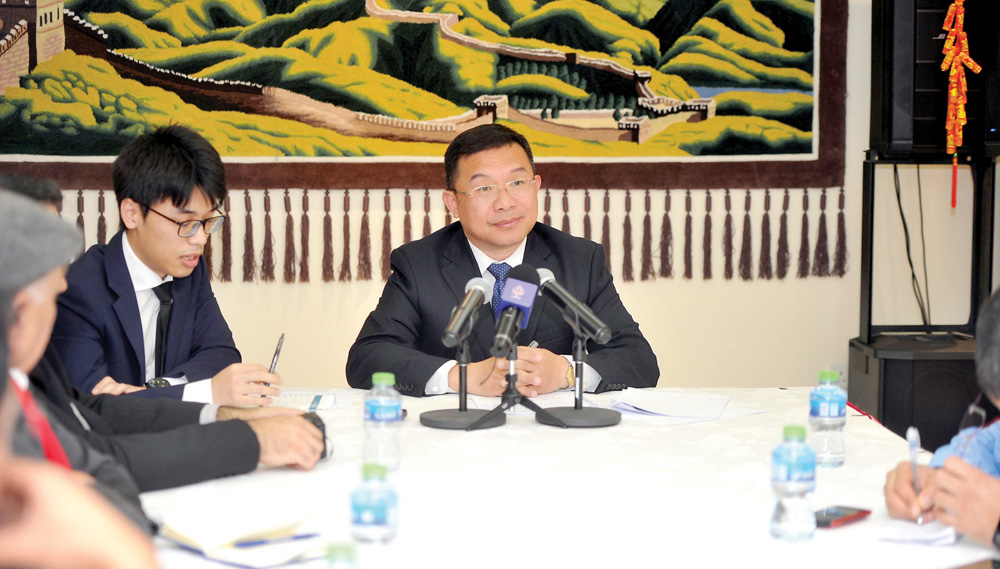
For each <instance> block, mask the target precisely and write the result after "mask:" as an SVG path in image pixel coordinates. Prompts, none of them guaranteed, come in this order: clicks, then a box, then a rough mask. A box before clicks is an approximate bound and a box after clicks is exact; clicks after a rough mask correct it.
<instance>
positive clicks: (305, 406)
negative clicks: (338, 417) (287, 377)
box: [274, 389, 350, 411]
mask: <svg viewBox="0 0 1000 569" xmlns="http://www.w3.org/2000/svg"><path fill="white" fill-rule="evenodd" d="M343 399H344V401H343V402H341V401H339V400H338V397H337V392H336V391H334V390H332V389H294V390H293V389H289V390H282V391H281V395H279V396H277V397H275V398H274V406H276V407H288V408H291V409H301V410H303V411H329V410H330V409H334V408H336V409H344V408H347V407H349V406H350V402H349V401H348V400H347V399H348V398H347V397H343Z"/></svg>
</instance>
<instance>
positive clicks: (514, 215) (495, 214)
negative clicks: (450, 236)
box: [442, 144, 542, 260]
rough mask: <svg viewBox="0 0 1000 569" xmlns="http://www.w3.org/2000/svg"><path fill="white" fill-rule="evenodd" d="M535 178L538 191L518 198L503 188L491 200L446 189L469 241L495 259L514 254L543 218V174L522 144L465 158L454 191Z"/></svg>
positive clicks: (449, 205) (460, 162)
mask: <svg viewBox="0 0 1000 569" xmlns="http://www.w3.org/2000/svg"><path fill="white" fill-rule="evenodd" d="M532 177H533V178H534V180H535V187H534V190H533V191H529V192H525V193H523V194H521V193H520V192H519V195H518V196H515V195H512V194H511V193H510V192H509V191H507V189H505V188H501V189H500V191H499V192H498V193H497V194H496V195H495V196H489V197H487V198H482V197H478V198H477V197H474V196H469V195H466V194H459V193H456V192H454V191H446V192H444V194H443V195H442V197H443V199H444V203H445V206H446V207H447V208H448V211H449V212H451V215H452V216H454V217H457V218H458V219H459V220H461V222H462V229H463V230H464V231H465V235H466V237H468V238H469V242H471V243H472V244H473V245H475V246H476V247H478V248H479V249H481V250H482V251H483V252H484V253H486V254H487V255H489V256H490V257H491V258H493V259H494V260H502V259H506V258H507V257H509V256H510V255H511V254H512V253H513V252H514V251H515V250H517V247H518V245H520V244H521V241H523V240H524V238H525V237H526V236H527V235H528V232H529V231H531V228H532V227H533V226H534V225H535V221H536V220H537V219H538V190H539V189H540V187H541V182H542V179H541V177H540V176H537V175H534V174H532V169H531V161H530V160H529V159H528V155H527V153H525V151H524V149H523V148H521V147H520V146H518V145H517V144H509V145H507V146H501V147H499V148H491V149H489V150H483V151H482V152H477V153H475V154H469V155H466V156H463V157H461V158H459V160H458V167H457V168H456V171H455V178H454V183H453V185H454V190H457V191H458V192H468V191H470V190H471V189H472V188H478V187H481V186H492V185H496V186H504V185H505V184H507V183H508V182H512V181H514V180H520V179H523V178H532Z"/></svg>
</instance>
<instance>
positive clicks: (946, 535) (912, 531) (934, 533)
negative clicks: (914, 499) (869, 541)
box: [880, 520, 958, 545]
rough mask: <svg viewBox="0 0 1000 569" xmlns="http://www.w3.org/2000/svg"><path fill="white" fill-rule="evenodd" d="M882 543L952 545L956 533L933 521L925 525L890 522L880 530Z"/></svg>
mask: <svg viewBox="0 0 1000 569" xmlns="http://www.w3.org/2000/svg"><path fill="white" fill-rule="evenodd" d="M880 539H881V540H882V541H892V542H896V543H916V544H921V545H954V544H955V543H956V542H957V541H958V532H956V531H955V528H953V527H951V526H946V525H944V524H942V523H941V522H939V521H937V520H934V521H933V522H928V523H926V524H918V523H916V522H911V521H908V520H892V521H891V522H890V523H889V525H887V526H886V527H885V528H883V530H882V535H881V536H880Z"/></svg>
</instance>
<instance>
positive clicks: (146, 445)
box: [0, 174, 323, 492]
mask: <svg viewBox="0 0 1000 569" xmlns="http://www.w3.org/2000/svg"><path fill="white" fill-rule="evenodd" d="M2 187H7V188H10V189H12V190H13V191H14V192H16V193H19V194H22V195H24V196H26V197H29V198H32V199H34V200H36V201H38V202H40V203H41V204H42V205H43V206H44V207H46V208H47V209H49V210H50V212H51V213H53V214H54V213H55V212H56V211H57V206H58V204H60V203H61V202H62V194H61V192H60V190H59V188H58V187H57V186H54V185H53V184H51V183H49V182H44V181H35V180H32V179H29V178H24V177H17V176H11V175H5V174H0V188H2ZM67 260H68V259H67ZM38 341H39V342H43V343H42V344H41V345H43V346H44V343H45V342H48V336H47V335H46V336H45V338H40V339H39V340H38ZM40 357H41V359H40V361H38V362H37V365H34V369H33V370H32V371H31V373H30V374H29V377H30V383H31V388H32V392H33V393H34V394H35V396H36V397H39V398H40V399H41V398H44V399H45V400H46V401H45V402H46V408H47V412H48V413H49V414H50V415H51V416H52V417H53V418H54V419H55V420H56V421H58V422H59V423H60V424H61V425H62V426H63V427H65V428H66V429H67V430H68V431H70V432H72V433H73V434H74V435H75V436H76V437H79V438H80V439H82V440H84V441H86V442H87V443H88V444H89V445H90V446H91V447H93V448H94V449H96V450H97V451H99V452H101V453H104V454H106V455H108V456H110V457H112V458H114V459H115V460H116V461H118V462H119V463H121V464H122V465H124V466H125V468H126V469H127V470H128V472H129V473H130V474H131V475H132V477H133V478H134V479H135V482H136V483H137V484H138V488H139V490H141V491H144V492H145V491H150V490H158V489H162V488H170V487H174V486H181V485H184V484H192V483H195V482H200V481H202V480H207V479H210V478H217V477H220V476H227V475H232V474H242V473H245V472H250V471H252V470H254V469H255V468H256V467H257V463H258V462H262V463H264V464H267V465H271V466H284V465H293V466H296V467H299V468H310V467H312V466H313V465H314V464H315V463H316V460H318V458H319V453H320V452H321V450H322V444H323V443H322V438H321V437H320V436H317V435H318V434H319V430H318V429H316V428H315V427H313V426H312V425H310V424H309V423H308V422H307V421H305V420H304V419H301V418H296V417H295V416H297V415H301V414H302V413H301V411H297V410H293V409H283V408H280V407H267V408H253V409H240V408H235V407H218V406H214V405H205V404H200V403H193V402H184V401H176V400H173V399H169V398H156V399H144V398H136V397H115V396H113V395H109V394H103V395H91V394H88V393H81V392H80V391H79V390H77V389H76V388H74V387H72V386H71V385H70V383H69V380H68V379H67V377H66V372H65V370H64V369H63V366H62V362H61V360H60V359H59V355H58V353H56V351H55V349H54V348H53V346H52V344H51V343H49V344H48V346H47V347H46V348H45V352H44V354H41V355H40ZM229 419H242V420H229ZM206 423H207V424H206Z"/></svg>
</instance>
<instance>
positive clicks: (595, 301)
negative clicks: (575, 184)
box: [347, 124, 659, 397]
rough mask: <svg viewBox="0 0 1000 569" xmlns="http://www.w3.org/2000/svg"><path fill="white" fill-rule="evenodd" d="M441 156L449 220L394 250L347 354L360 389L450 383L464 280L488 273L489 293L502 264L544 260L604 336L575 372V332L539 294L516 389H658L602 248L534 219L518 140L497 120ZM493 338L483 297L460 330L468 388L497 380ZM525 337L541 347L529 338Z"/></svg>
mask: <svg viewBox="0 0 1000 569" xmlns="http://www.w3.org/2000/svg"><path fill="white" fill-rule="evenodd" d="M444 163H445V180H446V184H447V186H446V188H447V190H446V191H445V192H444V194H443V200H444V204H445V206H446V207H447V208H448V211H449V212H450V213H451V215H452V216H453V217H455V218H456V219H458V221H456V222H455V223H453V224H451V225H449V226H447V227H445V228H443V229H441V230H439V231H436V232H435V233H433V234H431V235H428V236H427V237H425V238H423V239H420V240H419V241H415V242H412V243H408V244H406V245H403V246H402V247H399V248H398V249H396V250H395V251H393V252H392V255H391V256H390V262H391V264H392V274H391V275H390V276H389V279H388V282H386V285H385V289H384V290H383V291H382V298H381V299H380V300H379V303H378V306H377V307H376V308H375V310H374V311H373V312H372V313H371V314H370V315H369V316H368V319H367V320H366V321H365V323H364V325H363V326H362V328H361V332H360V333H359V335H358V338H357V340H356V341H355V342H354V345H353V346H352V347H351V350H350V353H349V355H348V359H347V380H348V383H350V385H351V386H353V387H362V388H368V387H371V384H372V382H371V376H372V373H374V372H380V371H387V372H393V373H395V375H396V388H397V389H399V391H400V392H402V393H404V394H406V395H414V396H422V395H433V394H439V393H446V392H450V391H457V390H458V367H457V365H456V362H455V361H454V360H453V359H452V358H453V357H454V354H455V350H454V349H451V348H445V347H444V345H443V344H442V343H441V334H442V332H443V331H444V329H445V327H446V325H447V323H448V320H449V318H450V316H451V311H452V308H453V307H455V306H457V305H459V304H460V303H461V301H462V299H463V297H464V296H465V285H466V283H467V282H468V281H469V280H470V279H472V278H477V277H483V278H485V279H486V280H487V281H488V282H489V283H491V284H492V285H493V286H494V287H495V288H494V296H495V297H496V296H498V294H499V292H500V291H501V290H502V287H503V282H504V279H505V277H506V270H509V269H510V268H511V267H516V266H518V265H520V264H522V263H526V264H529V265H532V266H534V267H536V268H543V267H544V268H547V269H550V270H551V271H552V272H553V273H554V274H555V278H556V279H557V280H558V282H559V283H560V284H562V285H563V286H564V287H565V288H566V289H568V290H569V292H570V293H572V294H573V295H574V296H576V297H577V298H578V299H580V300H581V301H582V302H583V303H585V304H586V305H588V306H589V307H590V308H591V309H593V311H594V312H595V313H596V315H597V316H598V317H599V318H601V319H602V320H603V321H604V322H605V323H606V324H607V325H608V326H609V327H610V328H611V331H612V337H611V339H610V340H609V341H608V342H607V343H606V344H604V345H598V344H596V343H595V342H593V341H590V342H588V344H587V349H588V351H589V356H588V359H587V366H586V369H585V371H584V377H582V378H577V377H575V376H574V371H573V366H572V364H571V361H570V357H569V356H567V355H566V354H570V353H572V352H571V349H572V342H573V331H572V329H571V328H570V327H569V325H568V324H567V323H566V322H565V321H564V320H563V317H562V314H561V313H560V312H559V310H558V308H557V307H556V306H554V305H553V304H552V303H549V302H547V301H546V299H544V298H541V297H540V298H538V299H536V300H535V303H534V306H533V308H532V310H531V315H530V319H529V320H528V322H527V324H526V325H525V329H524V330H522V331H521V333H520V334H519V336H518V338H517V340H518V343H519V344H521V345H520V346H519V347H518V349H517V361H516V370H517V374H518V376H517V378H518V385H517V387H518V389H519V390H520V392H521V393H522V394H523V395H526V396H529V397H533V396H536V395H539V394H543V393H549V392H552V391H555V390H557V389H564V388H567V387H570V386H572V385H573V384H574V383H575V382H576V381H582V382H583V385H584V389H585V390H586V391H591V392H600V391H607V390H615V389H623V388H625V387H652V386H655V385H656V380H657V378H658V377H659V369H658V368H657V365H656V356H655V355H653V351H652V349H651V348H650V346H649V343H648V342H647V341H646V339H645V338H644V337H643V336H642V333H641V332H640V331H639V325H638V324H636V322H635V321H634V320H633V319H632V317H631V316H630V315H629V313H628V311H627V310H626V309H625V306H624V305H623V304H622V302H621V299H620V298H619V296H618V292H617V291H616V290H615V286H614V283H613V282H612V278H611V273H610V272H609V271H608V268H607V267H606V266H605V257H604V250H603V248H601V246H600V245H598V244H596V243H594V242H592V241H589V240H585V239H581V238H577V237H573V236H570V235H567V234H566V233H563V232H561V231H558V230H556V229H554V228H552V227H549V226H547V225H544V224H542V223H538V222H537V221H536V220H537V217H538V191H539V189H540V188H541V183H542V180H541V176H539V175H538V174H537V173H536V172H535V164H534V159H533V157H532V153H531V147H530V146H529V145H528V142H527V140H525V138H524V137H523V136H522V135H521V134H519V133H517V132H516V131H514V130H512V129H510V128H508V127H506V126H502V125H499V124H488V125H481V126H478V127H475V128H473V129H470V130H468V131H466V132H464V133H462V134H460V135H458V136H457V137H455V139H454V141H452V143H451V144H450V145H449V146H448V149H447V151H446V152H445V157H444ZM501 264H505V266H501ZM494 273H496V274H498V275H500V276H499V277H497V276H494ZM498 279H499V280H498ZM493 335H494V310H491V307H490V305H488V304H487V305H484V306H483V307H482V308H481V309H480V313H479V318H478V321H477V322H476V325H475V327H474V328H473V330H472V332H471V333H470V334H469V351H470V356H471V362H472V363H470V364H469V374H468V377H469V381H468V389H469V393H473V394H478V395H492V396H496V395H500V394H501V393H503V391H504V389H505V387H506V379H505V374H506V372H507V365H508V364H507V361H506V360H505V359H502V358H499V359H498V358H493V357H489V348H490V345H491V343H492V340H493ZM532 340H535V341H537V342H538V347H528V346H527V344H528V343H529V342H531V341H532Z"/></svg>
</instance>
